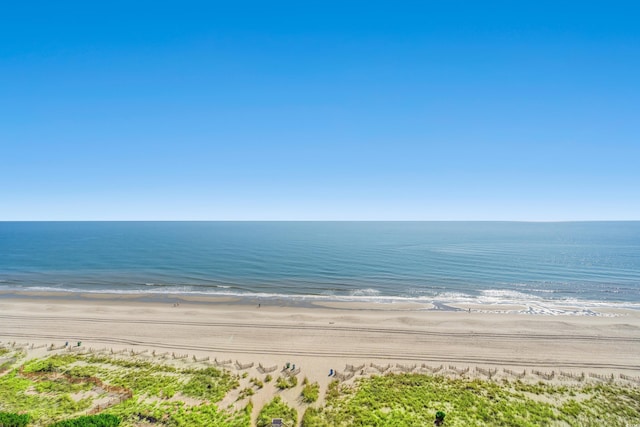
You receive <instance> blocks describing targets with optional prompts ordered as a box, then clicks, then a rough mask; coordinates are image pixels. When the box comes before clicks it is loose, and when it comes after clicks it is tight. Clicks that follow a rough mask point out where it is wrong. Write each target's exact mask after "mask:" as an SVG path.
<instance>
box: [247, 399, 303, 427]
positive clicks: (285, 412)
mask: <svg viewBox="0 0 640 427" xmlns="http://www.w3.org/2000/svg"><path fill="white" fill-rule="evenodd" d="M273 418H282V421H283V422H284V424H285V425H288V426H295V425H296V424H297V423H298V413H297V412H296V410H295V409H293V408H291V407H290V406H289V405H287V404H286V403H284V402H283V401H282V399H281V398H280V396H276V397H275V398H274V399H273V400H272V401H271V402H269V403H267V404H266V405H265V406H264V407H263V408H262V409H261V410H260V414H259V415H258V422H257V426H258V427H267V426H270V425H271V420H272V419H273Z"/></svg>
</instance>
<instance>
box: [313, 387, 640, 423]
mask: <svg viewBox="0 0 640 427" xmlns="http://www.w3.org/2000/svg"><path fill="white" fill-rule="evenodd" d="M530 389H533V390H535V391H536V392H537V393H536V394H537V396H539V398H535V399H534V398H532V397H530V394H531V393H530ZM572 394H573V395H574V396H575V395H576V394H580V395H582V396H584V395H585V394H586V396H588V397H587V398H584V399H581V400H577V399H575V398H573V397H572ZM550 402H554V403H550ZM438 411H443V412H444V413H446V421H445V425H447V426H485V425H492V426H531V427H534V426H540V425H549V424H552V423H554V422H556V423H560V424H563V423H564V424H565V425H570V426H583V425H591V424H593V425H596V424H597V423H598V422H599V420H603V419H606V420H607V425H609V426H624V425H628V424H634V423H638V422H640V394H639V390H638V389H637V388H624V387H620V386H616V385H613V384H600V385H598V386H595V387H593V386H576V387H574V388H570V387H567V386H562V387H558V386H553V385H550V384H543V385H539V384H538V385H533V386H530V385H527V384H524V383H510V382H504V383H496V382H492V381H481V380H466V379H449V378H446V377H441V376H429V375H419V374H401V375H386V376H381V377H372V378H367V379H361V380H359V381H358V382H357V383H356V384H355V385H354V386H348V385H340V384H339V383H337V382H333V383H332V384H330V387H329V389H328V391H327V397H326V405H325V406H324V407H323V408H320V409H316V408H309V409H308V410H307V411H306V412H305V415H304V417H303V420H302V425H303V426H304V427H311V426H352V425H361V426H365V425H366V426H372V427H373V426H424V425H433V422H434V420H435V414H436V413H437V412H438Z"/></svg>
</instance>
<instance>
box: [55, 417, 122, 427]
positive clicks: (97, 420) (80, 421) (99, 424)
mask: <svg viewBox="0 0 640 427" xmlns="http://www.w3.org/2000/svg"><path fill="white" fill-rule="evenodd" d="M118 425H120V418H118V417H116V416H115V415H111V414H99V415H87V416H82V417H78V418H72V419H70V420H65V421H59V422H57V423H54V424H51V425H50V426H49V427H116V426H118Z"/></svg>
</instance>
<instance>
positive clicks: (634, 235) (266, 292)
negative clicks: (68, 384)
mask: <svg viewBox="0 0 640 427" xmlns="http://www.w3.org/2000/svg"><path fill="white" fill-rule="evenodd" d="M0 291H5V294H6V293H7V292H12V291H66V292H79V293H91V292H96V293H129V294H152V295H180V294H196V295H202V294H205V295H235V296H244V297H250V298H260V299H268V298H279V299H283V298H286V299H292V300H317V299H326V300H356V301H372V302H380V303H394V302H398V301H422V302H430V303H435V304H436V305H438V306H445V305H448V304H455V303H460V302H463V303H474V304H492V305H496V304H504V305H509V304H524V305H526V306H527V307H528V310H530V311H537V312H547V313H551V314H553V313H578V314H579V313H587V314H588V313H590V312H592V311H593V310H594V308H597V307H603V306H604V307H620V308H631V309H640V222H636V221H634V222H562V223H527V222H0Z"/></svg>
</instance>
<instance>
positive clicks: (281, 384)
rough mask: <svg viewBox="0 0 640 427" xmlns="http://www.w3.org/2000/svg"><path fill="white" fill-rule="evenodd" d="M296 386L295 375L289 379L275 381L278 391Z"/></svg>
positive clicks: (279, 378) (296, 379) (280, 378)
mask: <svg viewBox="0 0 640 427" xmlns="http://www.w3.org/2000/svg"><path fill="white" fill-rule="evenodd" d="M297 385H298V378H296V377H295V375H292V376H290V377H289V378H284V377H278V379H277V380H276V387H278V388H279V389H280V390H285V389H288V388H293V387H295V386H297Z"/></svg>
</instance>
